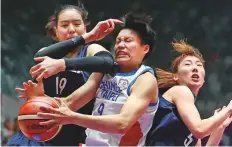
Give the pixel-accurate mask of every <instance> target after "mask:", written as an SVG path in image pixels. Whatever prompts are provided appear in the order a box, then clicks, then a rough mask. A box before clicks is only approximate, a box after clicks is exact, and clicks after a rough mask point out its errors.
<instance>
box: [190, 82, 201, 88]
mask: <svg viewBox="0 0 232 147" xmlns="http://www.w3.org/2000/svg"><path fill="white" fill-rule="evenodd" d="M190 86H191V87H193V88H194V89H200V88H201V87H202V86H203V84H202V83H198V82H197V83H196V82H193V83H190Z"/></svg>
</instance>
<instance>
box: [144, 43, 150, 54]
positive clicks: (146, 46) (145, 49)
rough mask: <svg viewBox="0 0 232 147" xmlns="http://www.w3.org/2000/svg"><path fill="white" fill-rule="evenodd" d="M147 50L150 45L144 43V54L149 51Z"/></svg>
mask: <svg viewBox="0 0 232 147" xmlns="http://www.w3.org/2000/svg"><path fill="white" fill-rule="evenodd" d="M149 50H150V46H149V45H148V44H146V45H145V46H144V52H145V54H147V53H148V52H149Z"/></svg>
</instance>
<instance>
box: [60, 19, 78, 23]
mask: <svg viewBox="0 0 232 147" xmlns="http://www.w3.org/2000/svg"><path fill="white" fill-rule="evenodd" d="M70 21H77V22H81V20H80V19H74V20H62V21H60V22H61V23H65V22H70Z"/></svg>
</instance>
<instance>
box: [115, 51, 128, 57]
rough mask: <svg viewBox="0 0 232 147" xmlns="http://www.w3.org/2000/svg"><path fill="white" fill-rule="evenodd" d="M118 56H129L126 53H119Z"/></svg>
mask: <svg viewBox="0 0 232 147" xmlns="http://www.w3.org/2000/svg"><path fill="white" fill-rule="evenodd" d="M117 55H118V56H123V55H127V54H126V53H125V52H122V51H119V52H118V53H117Z"/></svg>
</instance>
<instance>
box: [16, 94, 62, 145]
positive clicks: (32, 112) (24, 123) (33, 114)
mask: <svg viewBox="0 0 232 147" xmlns="http://www.w3.org/2000/svg"><path fill="white" fill-rule="evenodd" d="M40 106H48V107H49V106H50V107H53V108H58V107H59V104H58V103H57V102H56V101H55V100H53V99H52V98H48V97H37V98H33V99H29V100H27V101H26V102H25V103H24V104H23V105H22V106H21V108H20V110H19V114H18V125H19V128H20V130H21V131H22V133H23V134H24V135H25V136H26V137H27V138H29V139H31V140H35V141H38V142H44V141H48V140H50V139H52V138H54V137H55V136H56V135H57V134H58V133H59V131H60V130H61V127H62V125H60V126H57V128H55V129H53V130H52V131H49V132H47V130H49V129H50V128H51V126H48V125H39V123H40V122H43V121H47V119H43V118H40V117H39V116H37V112H41V110H40Z"/></svg>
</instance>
